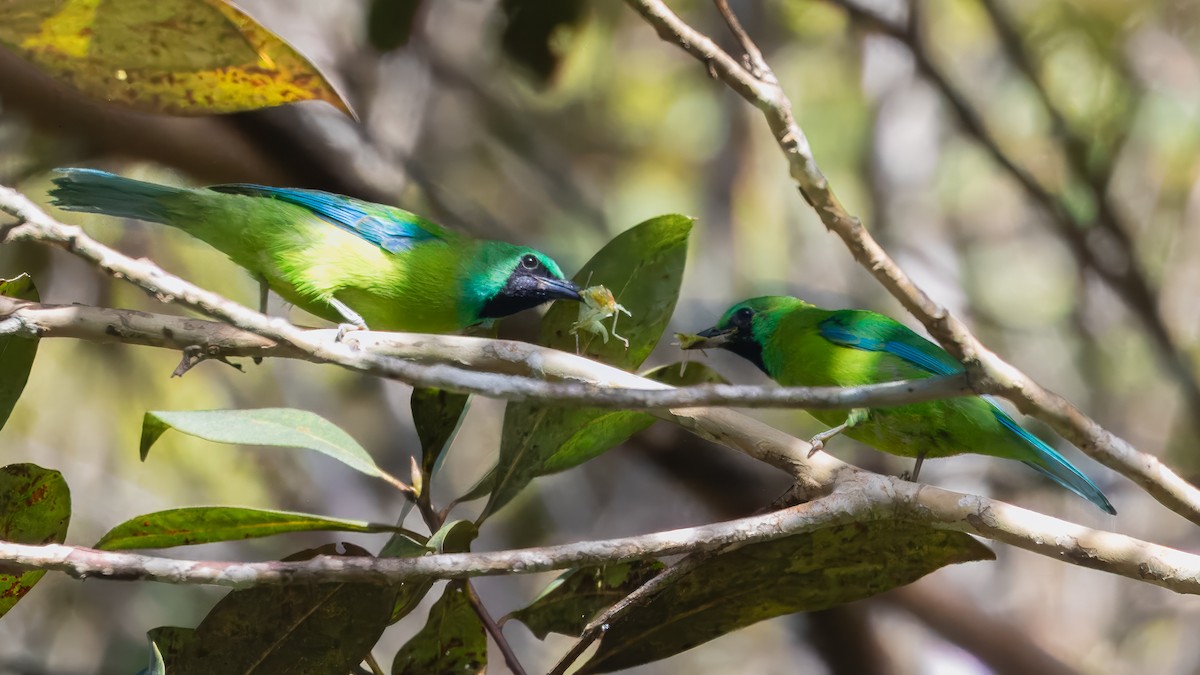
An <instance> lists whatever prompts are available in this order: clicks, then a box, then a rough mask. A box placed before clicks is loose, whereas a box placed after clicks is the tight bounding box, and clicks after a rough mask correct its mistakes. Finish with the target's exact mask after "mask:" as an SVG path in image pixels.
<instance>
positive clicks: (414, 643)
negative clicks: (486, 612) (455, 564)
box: [392, 581, 487, 675]
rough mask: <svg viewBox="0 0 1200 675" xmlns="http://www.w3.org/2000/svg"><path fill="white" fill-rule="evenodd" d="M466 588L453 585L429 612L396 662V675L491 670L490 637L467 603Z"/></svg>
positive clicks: (448, 587)
mask: <svg viewBox="0 0 1200 675" xmlns="http://www.w3.org/2000/svg"><path fill="white" fill-rule="evenodd" d="M465 586H466V584H465V582H462V581H452V582H450V583H449V584H447V585H446V590H445V591H444V592H443V593H442V597H441V598H439V599H438V601H437V602H436V603H434V605H433V607H431V608H430V609H429V618H428V619H426V620H425V626H424V627H423V628H422V629H421V631H420V632H419V633H417V634H416V635H414V636H413V638H412V639H411V640H409V641H408V642H407V643H405V645H404V646H403V647H401V648H400V651H399V652H397V653H396V658H395V659H394V660H393V661H392V675H428V674H431V673H447V674H448V673H482V672H484V671H485V670H486V669H487V636H486V635H485V634H484V632H483V623H482V622H481V621H480V620H479V615H477V614H476V613H475V610H474V609H472V608H471V602H470V600H468V599H467V591H466V588H465Z"/></svg>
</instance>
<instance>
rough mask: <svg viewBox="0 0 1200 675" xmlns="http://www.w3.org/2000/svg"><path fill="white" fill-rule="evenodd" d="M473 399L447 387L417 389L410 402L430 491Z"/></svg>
mask: <svg viewBox="0 0 1200 675" xmlns="http://www.w3.org/2000/svg"><path fill="white" fill-rule="evenodd" d="M469 398H470V397H469V396H468V395H466V394H456V393H454V392H452V391H446V390H444V389H432V388H424V389H413V392H412V399H411V401H410V403H409V405H410V406H411V407H412V416H413V425H414V426H416V428H417V436H418V437H419V438H420V439H421V473H423V474H424V477H425V489H426V490H428V489H429V484H430V482H431V480H432V478H433V475H434V474H435V473H437V471H438V468H440V467H441V464H442V457H443V452H444V451H445V450H446V447H447V446H449V445H450V441H451V440H452V439H453V438H454V434H455V432H457V431H458V427H459V425H460V424H462V420H463V417H464V415H465V413H466V411H467V399H469Z"/></svg>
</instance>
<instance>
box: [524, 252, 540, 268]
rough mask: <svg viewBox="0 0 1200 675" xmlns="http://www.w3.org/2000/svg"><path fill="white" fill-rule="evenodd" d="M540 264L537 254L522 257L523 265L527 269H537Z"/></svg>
mask: <svg viewBox="0 0 1200 675" xmlns="http://www.w3.org/2000/svg"><path fill="white" fill-rule="evenodd" d="M538 264H539V263H538V259H537V256H533V255H526V256H524V257H522V258H521V267H524V268H525V269H527V270H536V269H537V268H538Z"/></svg>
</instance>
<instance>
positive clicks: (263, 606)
mask: <svg viewBox="0 0 1200 675" xmlns="http://www.w3.org/2000/svg"><path fill="white" fill-rule="evenodd" d="M339 546H341V547H344V549H345V551H346V552H345V553H344V554H343V553H339V552H338V547H339ZM317 555H348V556H365V555H369V554H368V553H367V552H366V551H364V550H363V549H361V548H359V547H357V546H353V545H351V544H344V543H343V544H329V545H327V546H322V547H320V548H316V549H310V550H306V551H301V552H300V553H297V554H296V555H293V556H289V557H288V558H285V560H289V561H294V560H309V559H311V558H313V557H315V556H317ZM393 604H394V594H393V593H392V592H390V591H389V589H387V588H386V587H382V586H379V585H377V584H367V583H318V584H290V585H285V586H260V587H257V588H250V589H246V590H240V591H232V592H231V593H229V594H228V595H226V596H225V597H224V598H222V599H221V601H220V602H218V603H217V604H216V606H215V607H213V608H212V611H210V612H209V613H208V616H206V617H204V620H203V621H201V622H200V625H199V626H197V627H196V630H195V632H194V633H193V634H192V637H191V639H190V640H186V641H185V644H184V645H183V647H182V649H181V650H180V653H179V654H178V656H177V657H176V658H173V659H171V660H170V671H169V673H170V675H192V674H204V675H208V674H210V673H251V672H253V673H289V674H291V673H298V674H299V673H312V674H314V675H316V674H324V673H349V672H351V671H352V670H354V668H355V667H357V666H358V664H359V663H361V662H362V660H363V658H364V657H365V656H366V654H367V652H368V651H370V649H371V647H373V646H374V645H375V643H376V642H377V641H378V640H379V636H380V635H381V634H382V633H383V630H384V628H386V627H387V625H388V617H389V616H390V615H391V611H392V605H393Z"/></svg>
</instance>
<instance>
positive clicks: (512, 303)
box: [479, 271, 582, 319]
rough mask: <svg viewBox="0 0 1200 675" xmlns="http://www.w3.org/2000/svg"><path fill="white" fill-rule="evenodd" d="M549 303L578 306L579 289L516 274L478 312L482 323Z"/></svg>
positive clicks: (555, 279) (556, 280) (560, 281)
mask: <svg viewBox="0 0 1200 675" xmlns="http://www.w3.org/2000/svg"><path fill="white" fill-rule="evenodd" d="M551 300H574V301H576V302H579V301H580V300H582V298H581V297H579V287H578V286H576V285H575V284H574V283H573V282H570V281H567V280H566V279H559V278H558V277H552V276H538V275H534V274H529V273H524V272H521V271H518V272H517V273H515V274H513V275H512V276H511V277H509V279H508V283H507V284H506V285H505V286H504V288H503V289H501V291H500V292H499V293H497V294H496V295H495V296H494V297H493V298H492V299H491V300H488V301H487V303H486V304H484V306H483V311H482V312H480V315H479V317H480V318H481V319H499V318H501V317H505V316H508V315H510V314H516V313H517V312H521V311H524V310H527V309H530V308H533V307H537V306H538V305H540V304H542V303H544V302H550V301H551Z"/></svg>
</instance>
